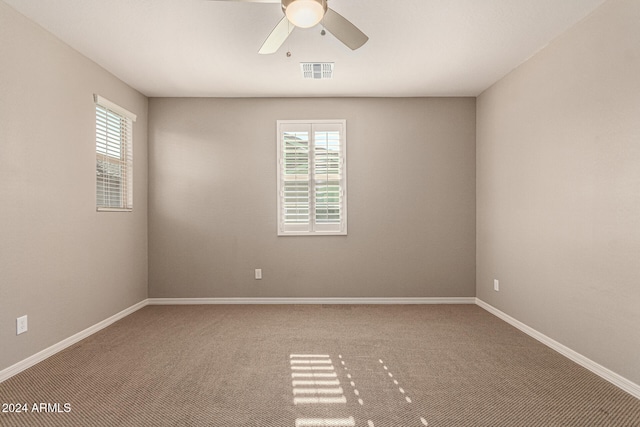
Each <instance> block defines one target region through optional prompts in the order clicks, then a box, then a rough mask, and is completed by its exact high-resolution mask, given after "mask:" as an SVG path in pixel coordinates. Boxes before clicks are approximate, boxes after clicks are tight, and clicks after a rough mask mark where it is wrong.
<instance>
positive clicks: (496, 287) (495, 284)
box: [493, 279, 500, 292]
mask: <svg viewBox="0 0 640 427" xmlns="http://www.w3.org/2000/svg"><path fill="white" fill-rule="evenodd" d="M493 290H494V291H496V292H499V291H500V282H499V281H498V279H493Z"/></svg>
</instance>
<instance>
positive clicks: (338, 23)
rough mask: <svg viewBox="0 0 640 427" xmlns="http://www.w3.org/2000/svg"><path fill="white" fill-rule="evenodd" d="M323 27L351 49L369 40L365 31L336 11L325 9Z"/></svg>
mask: <svg viewBox="0 0 640 427" xmlns="http://www.w3.org/2000/svg"><path fill="white" fill-rule="evenodd" d="M322 23H323V25H324V27H325V28H326V29H327V30H329V32H330V33H331V34H333V35H334V36H335V37H336V38H337V39H338V40H340V41H341V42H342V43H344V44H346V45H347V46H348V47H349V48H351V50H356V49H358V48H359V47H361V46H362V45H363V44H365V43H366V42H367V40H369V37H367V36H366V34H365V33H363V32H362V31H360V30H359V29H358V27H356V26H355V25H353V24H352V23H351V22H349V21H348V20H347V19H346V18H344V17H343V16H342V15H340V14H339V13H338V12H336V11H334V10H332V9H330V8H329V9H327V11H326V13H325V14H324V18H322Z"/></svg>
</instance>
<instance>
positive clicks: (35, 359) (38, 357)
mask: <svg viewBox="0 0 640 427" xmlns="http://www.w3.org/2000/svg"><path fill="white" fill-rule="evenodd" d="M146 305H147V300H146V299H145V300H142V301H140V302H139V303H137V304H134V305H132V306H131V307H129V308H125V309H124V310H122V311H121V312H119V313H116V314H114V315H113V316H111V317H109V318H107V319H105V320H103V321H101V322H98V323H96V324H95V325H93V326H90V327H88V328H87V329H85V330H83V331H80V332H78V333H77V334H74V335H72V336H70V337H69V338H65V339H64V340H62V341H60V342H58V343H56V344H54V345H52V346H51V347H48V348H45V349H44V350H42V351H39V352H38V353H36V354H34V355H33V356H29V357H27V358H26V359H24V360H21V361H20V362H18V363H16V364H14V365H11V366H9V367H8V368H6V369H3V370H2V371H0V383H1V382H3V381H5V380H7V379H9V378H11V377H12V376H14V375H16V374H18V373H20V372H22V371H24V370H25V369H27V368H30V367H31V366H33V365H35V364H36V363H39V362H42V361H43V360H44V359H46V358H48V357H50V356H53V355H54V354H56V353H58V352H60V351H62V350H64V349H65V348H67V347H69V346H71V345H73V344H75V343H77V342H78V341H80V340H82V339H84V338H86V337H88V336H89V335H93V334H95V333H96V332H98V331H99V330H101V329H104V328H106V327H107V326H109V325H111V324H112V323H115V322H117V321H118V320H120V319H122V318H124V317H126V316H128V315H130V314H131V313H133V312H134V311H137V310H140V309H141V308H142V307H144V306H146Z"/></svg>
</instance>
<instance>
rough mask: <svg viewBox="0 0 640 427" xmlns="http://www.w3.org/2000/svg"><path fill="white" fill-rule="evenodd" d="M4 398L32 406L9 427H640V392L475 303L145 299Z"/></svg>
mask: <svg viewBox="0 0 640 427" xmlns="http://www.w3.org/2000/svg"><path fill="white" fill-rule="evenodd" d="M0 403H1V404H6V405H8V404H13V405H14V406H13V409H14V410H15V409H16V408H17V406H16V404H19V405H20V406H21V408H22V409H26V411H23V412H2V413H0V425H2V426H220V427H233V426H267V427H269V426H277V427H280V426H282V427H284V426H291V427H294V426H295V427H315V426H317V427H323V426H333V427H348V426H354V427H355V426H358V427H359V426H362V427H396V426H397V427H412V426H416V427H421V426H454V427H458V426H509V427H512V426H513V427H516V426H545V427H546V426H580V427H583V426H640V400H638V399H636V398H634V397H633V396H631V395H629V394H627V393H625V392H624V391H622V390H620V389H618V388H616V387H615V386H613V385H611V384H610V383H608V382H606V381H605V380H603V379H601V378H600V377H598V376H596V375H594V374H593V373H591V372H589V371H588V370H586V369H584V368H582V367H581V366H579V365H577V364H575V363H573V362H572V361H570V360H568V359H566V358H564V357H563V356H561V355H559V354H558V353H556V352H555V351H553V350H551V349H549V348H547V347H546V346H544V345H542V344H540V343H538V342H537V341H535V340H534V339H532V338H530V337H528V336H527V335H525V334H523V333H522V332H520V331H518V330H517V329H515V328H513V327H512V326H510V325H508V324H507V323H505V322H503V321H502V320H500V319H498V318H496V317H495V316H493V315H491V314H489V313H488V312H486V311H484V310H483V309H481V308H480V307H477V306H475V305H406V306H404V305H403V306H385V305H382V306H367V305H355V306H351V305H330V306H325V305H291V306H276V305H262V306H261V305H251V306H240V305H228V306H219V305H201V306H147V307H145V308H143V309H141V310H139V311H137V312H135V313H133V314H131V315H129V316H127V317H126V318H124V319H122V320H120V321H118V322H116V323H114V324H113V325H111V326H109V327H107V328H105V329H103V330H102V331H100V332H98V333H96V334H94V335H92V336H90V337H88V338H86V339H84V340H82V341H80V342H79V343H77V344H75V345H73V346H71V347H69V348H67V349H65V350H63V351H61V352H60V353H57V354H56V355H54V356H52V357H50V358H48V359H46V360H45V361H43V362H41V363H39V364H37V365H35V366H33V367H31V368H29V369H27V370H25V371H23V372H21V373H20V374H18V375H15V376H14V377H12V378H10V379H8V380H6V381H5V382H3V383H1V384H0ZM22 405H24V406H22ZM3 406H4V405H3Z"/></svg>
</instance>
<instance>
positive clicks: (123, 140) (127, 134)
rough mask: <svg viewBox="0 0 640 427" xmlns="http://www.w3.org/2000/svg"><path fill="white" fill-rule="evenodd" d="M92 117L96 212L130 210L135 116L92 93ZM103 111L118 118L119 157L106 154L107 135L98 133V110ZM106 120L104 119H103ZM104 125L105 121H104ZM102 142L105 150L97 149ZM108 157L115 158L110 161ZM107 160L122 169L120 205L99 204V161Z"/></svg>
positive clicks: (131, 203) (131, 205)
mask: <svg viewBox="0 0 640 427" xmlns="http://www.w3.org/2000/svg"><path fill="white" fill-rule="evenodd" d="M93 100H94V118H95V122H94V124H95V141H94V144H95V145H94V149H95V156H96V181H95V187H94V188H95V192H96V193H95V198H94V202H95V205H96V211H97V212H131V211H133V123H134V122H135V121H136V119H137V116H136V115H135V114H133V113H132V112H130V111H128V110H126V109H124V108H122V107H120V106H119V105H117V104H115V103H114V102H111V101H109V100H108V99H106V98H103V97H101V96H100V95H97V94H94V95H93ZM100 111H104V112H105V113H106V114H107V115H109V114H111V115H112V116H116V117H117V118H118V120H120V123H121V125H120V127H121V130H120V133H121V134H120V146H119V152H120V158H119V159H118V158H117V157H114V156H110V155H109V154H107V150H108V147H109V142H110V141H109V136H107V135H103V136H102V137H101V136H100V135H99V130H100V129H99V126H98V122H99V112H100ZM105 121H106V119H105ZM105 126H106V123H105ZM100 144H102V145H104V147H105V149H104V150H105V152H104V153H101V152H99V151H98V147H99V145H100ZM109 158H113V159H117V160H112V161H110V159H109ZM100 162H102V163H105V162H108V163H110V164H112V165H116V166H119V167H121V168H123V169H124V171H125V172H124V182H120V183H119V184H118V185H119V189H120V205H119V206H111V205H100V204H99V203H98V202H99V199H98V184H99V173H100V172H99V170H98V166H99V163H100Z"/></svg>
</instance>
